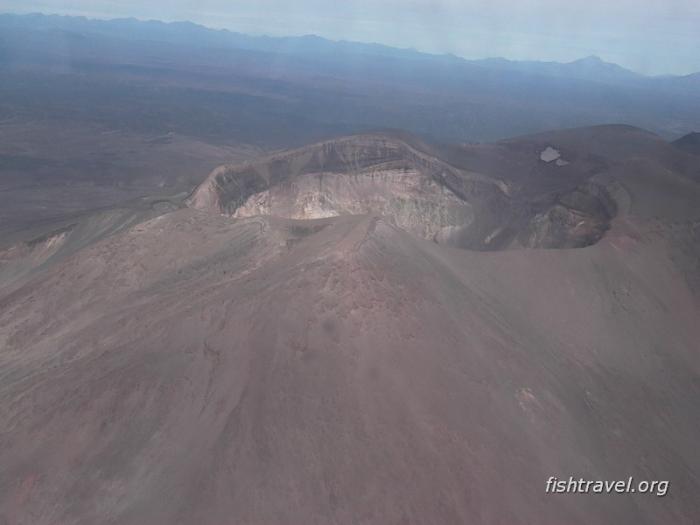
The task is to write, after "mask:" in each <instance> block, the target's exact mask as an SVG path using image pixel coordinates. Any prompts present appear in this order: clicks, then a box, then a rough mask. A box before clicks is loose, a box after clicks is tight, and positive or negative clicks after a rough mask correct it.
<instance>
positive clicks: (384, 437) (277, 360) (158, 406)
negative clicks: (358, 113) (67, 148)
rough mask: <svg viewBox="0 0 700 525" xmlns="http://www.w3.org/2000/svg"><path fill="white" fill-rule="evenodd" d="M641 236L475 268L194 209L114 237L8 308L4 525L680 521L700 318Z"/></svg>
mask: <svg viewBox="0 0 700 525" xmlns="http://www.w3.org/2000/svg"><path fill="white" fill-rule="evenodd" d="M652 226H653V225H652ZM635 228H636V229H635ZM653 230H654V228H652V227H649V228H646V229H640V228H638V227H637V226H635V227H633V226H630V225H628V224H624V223H623V224H620V225H619V227H618V228H616V229H615V230H614V231H613V232H612V233H611V234H610V235H609V236H607V237H606V239H605V240H603V241H602V242H601V243H599V244H598V245H596V246H593V247H590V248H586V249H582V250H556V251H549V250H543V251H528V252H495V253H474V252H466V251H461V250H454V249H450V248H445V247H441V246H438V245H436V244H434V243H431V242H428V241H423V240H419V239H416V238H414V237H411V236H410V235H408V234H407V233H405V232H402V231H400V230H397V229H396V228H394V227H393V226H390V225H389V224H387V223H386V222H384V221H382V220H378V219H375V218H372V217H338V218H334V219H323V220H320V221H311V222H290V221H282V220H275V219H260V218H253V219H245V220H239V221H231V220H230V219H227V218H224V217H218V216H209V215H206V214H203V213H201V212H196V211H192V210H183V211H179V212H175V213H173V214H169V215H166V216H163V217H160V218H157V219H154V220H151V221H149V222H147V223H145V224H143V225H140V226H137V227H135V228H133V229H132V230H130V231H128V232H126V233H122V234H119V235H117V236H114V237H111V238H109V239H106V240H103V241H101V242H100V243H98V244H96V245H94V246H92V247H90V248H87V249H85V250H83V251H81V252H79V253H78V254H77V255H75V256H74V257H73V258H71V259H69V260H66V261H64V262H61V263H59V264H57V265H56V266H55V267H53V268H52V269H50V270H49V271H48V272H47V273H45V274H44V276H43V277H40V278H38V279H35V280H34V281H33V282H32V284H30V285H27V286H25V287H24V288H22V289H21V290H19V291H18V292H15V293H14V294H13V295H11V296H6V297H3V298H2V299H1V301H2V302H1V303H0V347H1V348H2V352H0V385H2V387H1V388H2V392H1V394H2V397H1V399H2V401H1V402H0V420H2V421H3V428H2V431H1V432H0V466H1V469H0V516H2V519H0V521H2V520H3V519H4V521H5V522H6V523H8V524H11V525H14V524H16V523H17V524H18V523H22V524H25V523H31V524H33V525H41V524H53V523H79V524H94V523H115V524H134V525H136V524H139V525H140V524H149V525H159V524H173V523H183V524H194V523H197V524H204V525H206V524H211V525H219V524H223V523H250V524H260V523H264V524H274V523H299V524H302V523H303V524H313V523H318V524H326V523H508V524H518V523H520V524H532V523H540V524H550V523H551V524H561V523H567V524H589V523H688V524H690V523H693V522H694V521H695V520H696V518H697V516H698V515H700V506H699V505H698V502H697V498H695V495H696V494H697V493H698V491H700V484H699V483H698V479H699V476H700V458H699V457H698V454H697V436H698V435H700V418H699V417H698V412H697V406H698V403H700V386H699V385H700V383H698V379H697V378H698V377H699V374H700V355H699V354H698V352H697V350H698V347H697V341H699V340H700V322H699V321H700V316H699V312H698V308H697V303H695V302H694V298H693V296H692V295H691V294H690V292H689V291H688V287H687V285H686V282H685V280H684V278H683V276H682V275H681V273H680V272H679V271H678V270H677V269H676V266H675V265H674V263H673V262H672V261H671V260H670V258H669V256H668V255H667V245H666V241H665V240H664V238H665V236H666V233H665V230H659V231H658V232H656V233H655V232H654V231H653ZM550 475H557V476H560V477H563V476H569V475H574V476H584V477H587V478H590V479H618V478H626V477H627V476H629V475H634V476H636V477H637V478H639V479H668V480H670V481H671V488H670V490H669V494H668V496H666V497H665V498H657V497H654V496H642V495H635V496H630V495H612V496H583V495H577V496H561V495H545V494H544V483H545V480H546V478H547V477H548V476H550Z"/></svg>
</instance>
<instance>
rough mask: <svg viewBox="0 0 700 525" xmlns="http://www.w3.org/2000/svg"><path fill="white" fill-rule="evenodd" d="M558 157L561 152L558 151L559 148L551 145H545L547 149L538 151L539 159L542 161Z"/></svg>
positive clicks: (550, 160)
mask: <svg viewBox="0 0 700 525" xmlns="http://www.w3.org/2000/svg"><path fill="white" fill-rule="evenodd" d="M560 158H561V153H559V150H556V149H554V148H553V147H552V146H547V149H545V150H544V151H543V152H542V153H540V160H542V161H543V162H552V161H554V160H557V159H560Z"/></svg>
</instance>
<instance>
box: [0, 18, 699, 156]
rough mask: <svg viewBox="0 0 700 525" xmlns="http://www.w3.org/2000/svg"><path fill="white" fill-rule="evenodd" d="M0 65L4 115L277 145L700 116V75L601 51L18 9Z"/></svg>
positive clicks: (658, 123) (668, 127) (448, 136)
mask: <svg viewBox="0 0 700 525" xmlns="http://www.w3.org/2000/svg"><path fill="white" fill-rule="evenodd" d="M0 68H2V69H3V76H4V80H5V82H3V85H1V86H0V96H1V97H2V102H0V118H15V117H20V116H21V117H22V118H25V117H28V118H47V117H50V118H60V119H67V118H70V119H74V120H75V119H78V120H81V119H87V120H90V121H91V122H97V123H99V124H101V125H105V126H107V127H110V128H114V127H117V128H119V129H126V128H128V129H137V130H139V131H147V132H156V133H167V132H170V131H175V132H180V133H182V134H187V135H193V136H199V137H202V136H206V137H220V138H226V139H227V140H231V139H233V140H236V141H241V142H246V143H256V144H261V145H263V146H266V145H272V146H274V147H279V146H293V145H300V144H303V143H307V142H309V141H311V140H316V139H320V138H323V137H328V136H338V135H343V134H347V133H355V132H362V131H367V130H374V129H385V128H395V129H405V130H408V131H412V132H414V133H418V134H420V135H422V136H424V137H428V138H435V139H437V140H440V141H449V142H470V141H487V140H497V139H501V138H506V137H509V136H514V135H520V134H526V133H534V132H539V131H544V130H547V129H552V128H566V127H575V126H584V125H595V124H617V123H623V124H629V125H634V126H638V127H642V128H645V129H649V130H652V131H654V132H656V133H658V134H660V135H662V136H664V137H666V138H669V139H675V138H677V137H679V136H682V135H685V134H687V133H689V132H692V131H696V130H698V129H700V74H695V75H687V76H677V77H674V76H665V77H648V76H644V75H641V74H638V73H635V72H632V71H629V70H627V69H624V68H622V67H620V66H618V65H616V64H610V63H607V62H605V61H603V60H601V59H600V58H598V57H587V58H582V59H580V60H576V61H574V62H570V63H565V64H562V63H556V62H517V61H510V60H506V59H503V58H489V59H483V60H466V59H463V58H460V57H456V56H454V55H431V54H427V53H421V52H418V51H415V50H411V49H396V48H392V47H388V46H384V45H380V44H366V43H357V42H345V41H338V42H336V41H331V40H328V39H324V38H321V37H318V36H313V35H308V36H302V37H285V38H275V37H267V36H249V35H243V34H239V33H234V32H231V31H227V30H214V29H209V28H206V27H203V26H199V25H196V24H193V23H190V22H176V23H164V22H159V21H139V20H136V19H118V20H92V19H87V18H81V17H67V16H57V15H41V14H34V15H11V14H7V15H0ZM66 73H71V74H72V73H78V74H79V76H75V75H67V74H66ZM78 79H79V80H78ZM156 90H157V91H156ZM30 94H31V96H30ZM76 97H77V98H76ZM46 100H51V103H50V106H49V107H46V106H42V105H41V104H39V105H37V103H36V101H46ZM40 106H41V107H40Z"/></svg>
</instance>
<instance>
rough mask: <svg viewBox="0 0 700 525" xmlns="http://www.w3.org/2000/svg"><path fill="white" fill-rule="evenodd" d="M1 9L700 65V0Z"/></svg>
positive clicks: (632, 64)
mask: <svg viewBox="0 0 700 525" xmlns="http://www.w3.org/2000/svg"><path fill="white" fill-rule="evenodd" d="M0 11H3V12H32V11H40V12H46V13H48V12H51V13H65V14H81V15H86V16H92V17H100V18H110V17H125V16H133V17H136V18H147V19H148V18H154V19H159V20H167V21H173V20H191V21H193V22H198V23H201V24H204V25H207V26H210V27H217V28H227V29H231V30H234V31H240V32H244V33H251V34H267V35H274V36H279V35H301V34H311V33H312V34H317V35H320V36H324V37H328V38H332V39H336V40H340V39H345V40H357V41H363V42H380V43H383V44H388V45H393V46H399V47H414V48H416V49H419V50H423V51H429V52H449V53H455V54H457V55H461V56H464V57H467V58H483V57H492V56H503V57H506V58H511V59H518V60H522V59H532V60H557V61H570V60H575V59H577V58H581V57H584V56H587V55H591V54H595V55H599V56H600V57H602V58H603V59H605V60H608V61H611V62H616V63H618V64H620V65H623V66H625V67H628V68H630V69H634V70H636V71H640V72H643V73H655V74H658V73H677V74H684V73H691V72H697V71H700V0H256V1H247V2H241V1H233V0H228V1H227V0H195V1H192V0H167V1H166V0H121V1H120V0H74V1H62V0H39V1H32V0H0Z"/></svg>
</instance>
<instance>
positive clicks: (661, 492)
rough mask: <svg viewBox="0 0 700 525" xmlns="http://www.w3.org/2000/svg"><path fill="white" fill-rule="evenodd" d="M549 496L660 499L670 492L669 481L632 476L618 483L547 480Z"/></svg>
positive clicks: (569, 479) (551, 478)
mask: <svg viewBox="0 0 700 525" xmlns="http://www.w3.org/2000/svg"><path fill="white" fill-rule="evenodd" d="M545 491H546V493H547V494H653V495H656V496H658V497H662V496H665V495H666V493H667V492H668V481H646V480H642V481H635V479H634V478H633V477H632V476H630V477H629V478H627V479H625V480H617V481H590V480H586V479H583V478H578V479H576V478H574V477H573V476H570V477H569V478H568V479H559V478H557V477H555V476H550V477H549V478H547V482H546V487H545Z"/></svg>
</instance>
